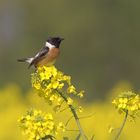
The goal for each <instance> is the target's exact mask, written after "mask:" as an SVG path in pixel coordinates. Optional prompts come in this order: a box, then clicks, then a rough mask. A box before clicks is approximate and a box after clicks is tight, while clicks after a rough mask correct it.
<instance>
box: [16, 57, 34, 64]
mask: <svg viewBox="0 0 140 140" xmlns="http://www.w3.org/2000/svg"><path fill="white" fill-rule="evenodd" d="M17 61H18V62H27V63H29V64H31V63H32V61H33V58H32V57H31V58H22V59H18V60H17Z"/></svg>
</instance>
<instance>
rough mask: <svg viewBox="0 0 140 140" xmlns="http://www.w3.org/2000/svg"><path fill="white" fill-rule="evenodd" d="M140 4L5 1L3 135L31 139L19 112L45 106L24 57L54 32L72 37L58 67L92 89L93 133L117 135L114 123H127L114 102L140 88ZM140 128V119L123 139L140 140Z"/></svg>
mask: <svg viewBox="0 0 140 140" xmlns="http://www.w3.org/2000/svg"><path fill="white" fill-rule="evenodd" d="M139 5H140V1H139V0H133V1H132V0H86V1H84V0H76V1H75V0H41V1H35V0H11V1H10V0H0V96H1V98H0V124H1V126H0V139H1V140H9V139H10V140H16V139H18V140H19V139H23V137H22V135H21V133H20V131H19V129H18V127H17V122H16V120H17V118H18V116H20V115H21V114H22V113H24V111H25V110H26V109H27V108H28V107H31V106H33V107H34V106H38V108H42V107H43V108H44V105H42V104H41V105H40V102H42V101H40V100H39V99H36V98H38V97H34V96H35V95H34V94H33V92H34V91H32V90H31V83H30V74H31V73H32V72H33V71H34V68H31V69H29V70H28V69H27V67H28V66H27V65H26V64H21V63H18V62H17V59H18V58H23V57H26V56H31V55H34V54H35V53H36V52H37V51H38V50H39V49H40V48H41V47H42V46H44V44H45V41H46V39H47V38H48V37H49V36H60V37H64V38H65V40H64V41H63V43H62V44H61V55H60V57H59V59H58V61H57V63H56V67H57V68H58V69H60V70H61V71H63V72H65V73H66V74H69V75H71V76H72V81H73V83H74V84H75V85H76V87H77V88H78V89H84V90H85V91H86V95H85V96H86V97H85V98H84V101H83V102H82V104H83V106H85V108H86V109H85V110H86V114H88V112H95V114H97V116H96V115H95V116H94V117H93V118H90V119H87V120H83V124H84V123H85V125H84V126H85V130H86V131H87V132H88V133H89V135H92V134H91V133H95V136H96V139H97V140H103V139H105V140H106V139H110V138H111V137H113V135H114V134H108V132H107V131H108V130H107V129H108V126H110V125H113V124H114V125H115V123H116V127H119V124H120V122H121V120H122V118H121V117H120V118H119V115H117V114H115V110H114V108H111V99H112V98H113V97H115V95H116V94H118V93H119V92H121V91H123V90H128V89H132V90H134V91H136V92H139V89H140V86H139V83H140V78H139V72H140V55H139V54H140V8H139ZM38 100H39V101H38ZM107 114H108V115H107ZM105 116H106V117H105ZM60 118H61V117H60ZM105 118H106V119H105ZM114 118H117V119H114ZM91 122H92V123H91ZM101 122H102V123H101ZM117 122H118V123H117ZM87 124H88V125H87ZM89 124H91V127H90V125H89ZM87 126H88V127H87ZM93 126H94V127H93ZM139 126H140V121H137V122H136V124H134V123H128V125H127V126H126V129H125V130H124V133H123V134H122V137H121V138H122V139H123V140H124V139H127V140H129V139H130V140H132V138H133V140H138V139H139V138H140V135H139V132H138V130H139V129H140V127H139ZM114 127H115V126H114ZM128 128H129V130H127V129H128ZM90 132H91V133H90ZM72 134H73V135H76V134H75V132H74V133H73V132H72ZM73 139H74V138H73Z"/></svg>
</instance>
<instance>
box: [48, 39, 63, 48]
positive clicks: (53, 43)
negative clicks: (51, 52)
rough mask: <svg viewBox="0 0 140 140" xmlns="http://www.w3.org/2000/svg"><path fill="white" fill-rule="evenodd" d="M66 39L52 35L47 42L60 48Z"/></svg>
mask: <svg viewBox="0 0 140 140" xmlns="http://www.w3.org/2000/svg"><path fill="white" fill-rule="evenodd" d="M62 40H64V39H63V38H60V37H50V38H49V39H48V40H47V42H48V43H50V44H52V45H54V46H55V47H56V48H59V45H60V43H61V41H62Z"/></svg>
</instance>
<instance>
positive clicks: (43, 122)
mask: <svg viewBox="0 0 140 140" xmlns="http://www.w3.org/2000/svg"><path fill="white" fill-rule="evenodd" d="M18 122H19V125H20V127H21V129H23V132H24V134H26V135H27V136H28V140H40V139H44V138H46V137H48V138H49V137H50V136H51V137H54V135H56V134H57V133H58V130H59V129H58V128H60V124H61V127H62V126H63V123H62V122H61V123H59V124H58V125H56V124H55V122H54V120H53V116H52V114H50V113H48V114H46V113H43V112H42V111H40V110H39V111H38V110H30V111H28V112H27V113H26V114H25V115H24V116H22V117H21V118H20V119H19V120H18ZM61 130H62V129H61Z"/></svg>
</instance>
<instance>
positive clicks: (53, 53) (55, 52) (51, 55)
mask: <svg viewBox="0 0 140 140" xmlns="http://www.w3.org/2000/svg"><path fill="white" fill-rule="evenodd" d="M59 54H60V51H59V49H58V48H52V49H51V50H50V51H49V52H48V54H47V55H46V56H45V57H44V58H43V59H42V60H40V61H39V62H38V63H37V64H36V66H37V67H38V66H44V65H45V66H50V65H53V64H54V63H55V61H56V58H57V57H58V56H59Z"/></svg>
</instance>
